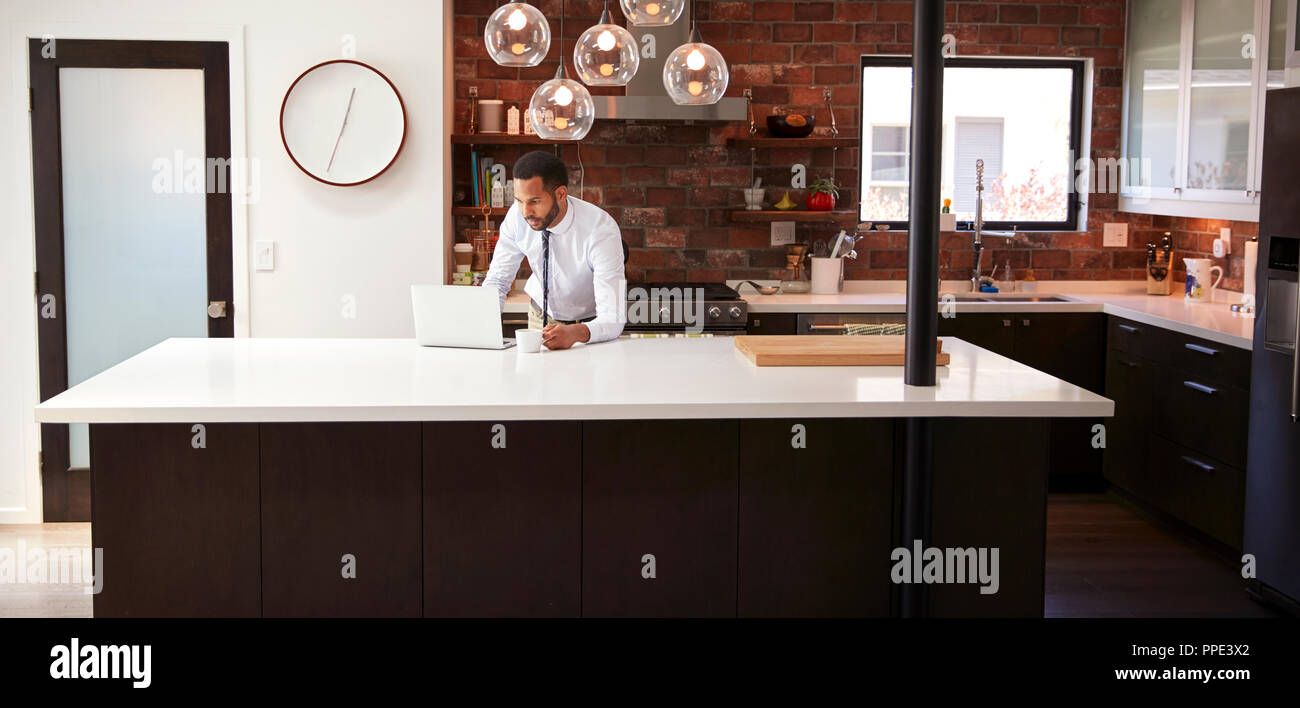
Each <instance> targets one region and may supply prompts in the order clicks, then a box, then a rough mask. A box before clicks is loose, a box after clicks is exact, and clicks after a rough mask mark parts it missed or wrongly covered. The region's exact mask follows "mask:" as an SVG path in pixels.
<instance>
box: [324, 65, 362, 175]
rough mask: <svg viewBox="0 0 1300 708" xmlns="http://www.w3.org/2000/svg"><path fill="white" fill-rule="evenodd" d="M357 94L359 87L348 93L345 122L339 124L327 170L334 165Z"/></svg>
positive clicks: (344, 114)
mask: <svg viewBox="0 0 1300 708" xmlns="http://www.w3.org/2000/svg"><path fill="white" fill-rule="evenodd" d="M356 95H357V87H356V86H353V87H352V93H350V94H348V109H347V110H346V111H344V112H343V124H342V125H340V126H339V136H338V137H337V138H334V150H332V151H331V152H330V161H329V164H328V165H326V166H325V171H326V172H329V171H330V168H331V167H333V166H334V155H335V154H336V153H338V151H339V141H340V140H342V139H343V128H344V127H345V126H347V124H348V115H349V114H350V113H352V98H353V97H354V96H356Z"/></svg>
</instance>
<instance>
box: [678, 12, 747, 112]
mask: <svg viewBox="0 0 1300 708" xmlns="http://www.w3.org/2000/svg"><path fill="white" fill-rule="evenodd" d="M730 81H731V71H730V70H729V69H727V62H726V60H724V59H723V58H722V54H720V53H718V50H716V49H714V48H713V47H711V46H709V45H707V44H705V43H704V42H703V41H701V40H700V33H699V30H692V31H691V41H689V42H687V43H686V44H683V45H682V46H680V47H678V48H676V49H674V50H673V53H672V54H669V55H668V59H667V61H665V62H664V89H665V90H666V91H667V92H668V96H669V97H671V98H672V99H673V103H676V104H677V105H679V106H701V105H709V104H713V103H717V102H718V100H719V99H721V98H722V94H724V93H726V91H727V84H728V82H730Z"/></svg>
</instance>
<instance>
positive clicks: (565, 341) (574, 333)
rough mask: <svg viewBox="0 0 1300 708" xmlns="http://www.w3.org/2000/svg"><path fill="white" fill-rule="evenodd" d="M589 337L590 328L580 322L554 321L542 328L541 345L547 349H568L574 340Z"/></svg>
mask: <svg viewBox="0 0 1300 708" xmlns="http://www.w3.org/2000/svg"><path fill="white" fill-rule="evenodd" d="M589 339H591V330H590V329H587V325H585V324H582V323H581V322H579V323H578V324H571V325H566V324H560V323H558V322H556V323H554V324H549V325H546V327H544V328H543V329H542V345H543V346H545V347H546V348H547V349H568V348H569V347H571V346H573V344H574V343H575V342H585V341H587V340H589Z"/></svg>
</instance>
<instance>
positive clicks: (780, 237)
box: [772, 221, 794, 246]
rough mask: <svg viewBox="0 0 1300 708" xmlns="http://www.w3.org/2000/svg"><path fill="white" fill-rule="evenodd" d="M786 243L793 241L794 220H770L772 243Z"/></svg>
mask: <svg viewBox="0 0 1300 708" xmlns="http://www.w3.org/2000/svg"><path fill="white" fill-rule="evenodd" d="M787 243H794V222H793V221H773V222H772V245H773V246H784V245H786V244H787Z"/></svg>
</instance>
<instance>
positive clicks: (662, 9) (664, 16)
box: [618, 0, 699, 27]
mask: <svg viewBox="0 0 1300 708" xmlns="http://www.w3.org/2000/svg"><path fill="white" fill-rule="evenodd" d="M698 1H699V0H692V4H693V3H694V2H698ZM686 2H687V0H618V4H619V5H621V6H622V7H623V15H624V16H625V17H627V20H628V22H631V23H632V24H634V25H636V26H638V27H663V26H665V25H671V24H672V23H674V22H676V21H677V18H678V17H681V16H682V10H683V9H684V8H685V7H686Z"/></svg>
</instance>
